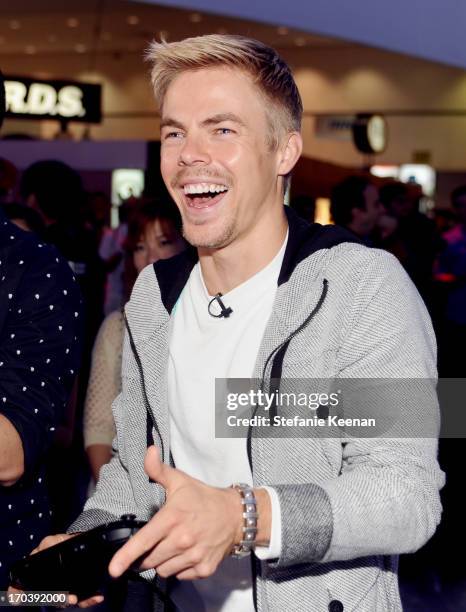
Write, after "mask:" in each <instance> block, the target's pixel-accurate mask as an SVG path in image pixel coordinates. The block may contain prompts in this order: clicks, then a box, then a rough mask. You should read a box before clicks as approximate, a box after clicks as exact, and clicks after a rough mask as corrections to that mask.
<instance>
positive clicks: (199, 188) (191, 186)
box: [183, 183, 228, 195]
mask: <svg viewBox="0 0 466 612" xmlns="http://www.w3.org/2000/svg"><path fill="white" fill-rule="evenodd" d="M183 191H184V193H185V194H186V195H187V194H198V193H221V192H223V191H228V187H227V186H226V185H216V184H215V183H188V184H187V185H184V186H183Z"/></svg>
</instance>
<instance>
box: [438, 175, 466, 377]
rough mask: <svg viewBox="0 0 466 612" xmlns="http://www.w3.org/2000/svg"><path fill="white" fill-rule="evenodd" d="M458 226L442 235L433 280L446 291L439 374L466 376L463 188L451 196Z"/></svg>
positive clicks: (465, 213)
mask: <svg viewBox="0 0 466 612" xmlns="http://www.w3.org/2000/svg"><path fill="white" fill-rule="evenodd" d="M451 204H452V208H453V210H454V211H455V213H456V217H457V223H456V225H454V226H453V227H452V228H451V229H450V230H448V231H447V232H445V233H444V234H442V238H443V240H444V244H445V247H444V249H443V251H442V252H441V253H440V254H439V256H438V258H437V261H436V265H435V279H436V280H437V281H438V282H439V283H441V285H442V286H443V287H444V288H445V291H446V305H445V312H444V325H443V329H442V332H443V333H442V339H441V342H440V356H441V366H442V370H443V372H442V374H443V375H444V376H449V377H455V376H458V377H464V376H466V360H465V359H464V349H465V346H466V185H462V186H460V187H457V188H456V189H455V190H454V191H453V192H452V194H451Z"/></svg>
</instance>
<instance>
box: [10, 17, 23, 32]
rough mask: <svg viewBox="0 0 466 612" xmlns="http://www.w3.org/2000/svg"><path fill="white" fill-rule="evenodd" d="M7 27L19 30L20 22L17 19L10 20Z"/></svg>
mask: <svg viewBox="0 0 466 612" xmlns="http://www.w3.org/2000/svg"><path fill="white" fill-rule="evenodd" d="M8 25H9V27H10V29H11V30H19V29H20V27H21V24H20V22H19V21H18V20H17V19H12V20H11V21H10V22H9V23H8Z"/></svg>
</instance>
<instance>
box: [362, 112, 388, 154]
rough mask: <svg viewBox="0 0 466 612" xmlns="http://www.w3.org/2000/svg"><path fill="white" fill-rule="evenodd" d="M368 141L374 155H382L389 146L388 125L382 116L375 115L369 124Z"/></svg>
mask: <svg viewBox="0 0 466 612" xmlns="http://www.w3.org/2000/svg"><path fill="white" fill-rule="evenodd" d="M367 140H368V142H369V145H370V147H371V148H372V150H373V151H374V153H382V151H383V150H384V149H385V147H386V146H387V123H386V121H385V119H384V118H383V117H382V116H380V115H373V116H372V117H371V118H370V119H369V121H368V122H367Z"/></svg>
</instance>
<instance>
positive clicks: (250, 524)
mask: <svg viewBox="0 0 466 612" xmlns="http://www.w3.org/2000/svg"><path fill="white" fill-rule="evenodd" d="M231 486H232V488H233V489H236V490H237V491H238V493H239V494H240V495H241V503H242V504H243V519H244V521H243V539H242V540H241V542H240V543H239V544H236V545H235V547H234V548H233V551H232V553H231V556H232V557H236V558H237V559H241V558H242V557H246V556H247V555H250V554H251V551H252V550H254V547H255V546H256V537H257V519H258V518H259V515H258V513H257V502H256V496H255V495H254V490H253V488H252V487H250V486H249V485H248V484H245V483H243V482H240V483H235V484H232V485H231Z"/></svg>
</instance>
